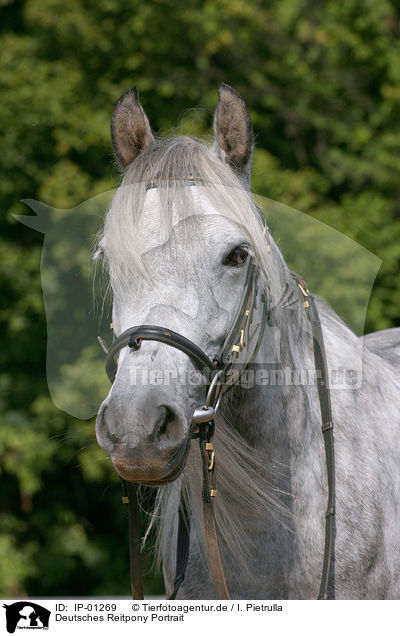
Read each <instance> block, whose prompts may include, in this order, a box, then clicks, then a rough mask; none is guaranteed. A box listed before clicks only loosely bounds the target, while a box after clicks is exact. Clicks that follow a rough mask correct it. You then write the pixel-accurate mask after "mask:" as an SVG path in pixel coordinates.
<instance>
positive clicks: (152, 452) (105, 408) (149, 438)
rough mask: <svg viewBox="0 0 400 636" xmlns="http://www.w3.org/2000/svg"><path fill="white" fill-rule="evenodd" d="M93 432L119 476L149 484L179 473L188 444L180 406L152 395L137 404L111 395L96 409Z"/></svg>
mask: <svg viewBox="0 0 400 636" xmlns="http://www.w3.org/2000/svg"><path fill="white" fill-rule="evenodd" d="M96 435H97V439H98V442H99V444H100V446H101V447H102V448H104V450H106V451H107V452H108V454H109V455H110V458H111V461H112V463H113V466H114V468H115V470H116V471H117V473H118V475H119V476H120V477H121V478H122V479H124V480H125V481H134V482H138V483H143V484H148V485H152V486H159V485H163V484H166V483H169V482H170V481H173V480H174V479H176V478H177V477H178V476H179V474H180V473H181V472H182V470H183V468H184V466H185V463H186V457H187V454H188V451H189V447H190V435H189V425H188V423H187V419H186V417H185V415H184V413H183V411H182V409H180V408H179V407H178V406H177V405H171V404H166V403H163V404H155V401H154V399H153V400H150V399H147V400H146V401H145V402H144V404H143V405H142V408H140V407H138V405H137V404H135V406H133V405H128V406H124V404H123V403H121V402H120V401H119V400H116V399H113V398H111V399H110V400H109V401H108V403H103V405H102V406H101V408H100V410H99V413H98V416H97V421H96Z"/></svg>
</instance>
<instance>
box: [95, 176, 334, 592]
mask: <svg viewBox="0 0 400 636" xmlns="http://www.w3.org/2000/svg"><path fill="white" fill-rule="evenodd" d="M193 184H194V183H193ZM190 185H192V182H191V180H190ZM151 187H157V186H156V185H153V184H151ZM265 228H266V230H265V231H264V234H265V233H267V238H268V228H267V226H265ZM267 247H268V249H269V251H270V244H269V238H268V246H267ZM258 274H259V272H258V269H257V267H256V265H255V264H254V263H253V261H252V259H250V263H249V266H248V269H247V276H246V281H245V286H244V292H243V296H242V300H241V303H240V306H239V311H238V313H237V315H236V318H235V320H234V324H233V326H232V328H231V330H230V332H229V334H228V336H227V338H226V340H225V342H224V345H223V347H222V350H221V353H220V354H219V355H218V356H216V357H214V359H213V360H211V359H210V357H209V356H208V355H207V354H206V353H205V352H204V351H203V350H202V349H201V348H200V347H198V346H197V345H196V344H195V343H193V342H192V341H191V340H188V339H187V338H185V337H184V336H182V335H180V334H178V333H176V332H174V331H171V330H170V329H167V328H165V327H161V326H157V325H139V326H135V327H130V328H129V329H127V330H126V331H124V332H123V333H122V334H121V335H120V336H119V337H118V338H116V339H115V340H114V342H113V344H112V346H111V347H110V349H109V350H108V349H107V346H106V344H105V342H104V341H103V340H102V339H101V338H100V337H99V338H98V340H99V342H100V344H101V346H102V348H103V350H104V351H105V352H106V353H107V358H106V363H105V367H106V372H107V375H108V378H109V380H110V382H111V383H113V382H114V379H115V376H116V373H117V366H118V358H117V356H118V354H119V352H120V350H121V349H123V348H124V347H127V346H128V347H129V348H130V350H131V351H137V350H138V349H139V348H140V347H141V344H142V342H143V341H144V340H150V341H157V342H161V343H163V344H166V345H169V346H171V347H174V348H175V349H178V350H179V351H182V352H183V353H185V354H186V355H187V356H188V357H189V358H190V359H191V361H192V363H193V364H194V366H195V367H196V369H198V370H199V371H200V372H201V373H202V374H203V375H204V376H205V377H206V378H207V381H208V390H207V397H206V401H205V403H204V404H203V405H202V406H199V407H198V408H196V410H195V412H194V414H193V417H192V421H191V438H192V439H198V440H199V447H200V454H201V460H202V478H203V485H202V501H203V517H204V526H205V535H206V540H207V547H208V554H209V561H210V567H211V571H212V575H213V579H214V583H215V587H216V592H217V598H218V599H221V600H226V599H229V598H230V597H229V593H228V589H227V585H226V580H225V576H224V571H223V566H222V559H221V555H220V550H219V545H218V536H217V530H216V523H215V513H214V500H215V497H216V496H217V486H216V468H217V458H216V455H215V450H214V445H213V437H214V432H215V415H216V413H217V410H218V407H219V404H220V401H221V397H222V395H223V393H224V392H225V391H226V390H228V389H229V388H230V387H231V386H232V380H230V376H231V372H232V370H233V368H234V366H235V368H236V367H239V372H238V373H239V375H236V376H235V378H234V381H237V380H238V379H239V378H240V377H241V375H242V373H244V371H245V370H246V368H247V366H248V365H249V364H250V363H251V362H252V361H253V360H255V358H256V355H257V353H258V350H259V348H260V346H261V343H262V339H263V336H264V331H265V325H266V320H267V314H268V307H267V304H268V302H267V297H266V293H265V291H264V290H259V289H258V285H257V282H258ZM291 274H292V276H293V278H294V280H295V281H296V283H297V286H298V289H299V293H300V298H301V300H302V304H303V306H304V309H305V311H306V314H307V316H308V319H309V320H310V323H311V327H312V339H313V351H314V362H315V369H316V379H317V388H318V396H319V403H320V411H321V422H322V426H321V428H322V433H323V438H324V447H325V460H326V469H327V481H328V506H327V510H326V514H325V547H324V559H323V566H322V576H321V583H320V589H319V594H318V599H323V600H326V599H334V598H335V578H334V565H335V533H336V529H335V455H334V437H333V421H332V408H331V398H330V391H329V384H328V370H327V361H326V353H325V346H324V339H323V334H322V328H321V322H320V319H319V313H318V309H317V305H316V302H315V299H314V296H313V295H312V294H311V293H310V292H309V290H308V289H307V285H306V283H305V282H304V280H303V279H302V278H301V277H300V276H298V275H297V274H295V273H294V272H291ZM257 318H259V320H256V319H257ZM254 322H255V323H256V325H255V327H254ZM252 329H253V331H252ZM121 482H122V491H123V496H122V502H123V503H124V504H127V506H128V517H129V555H130V576H131V589H132V598H133V599H136V600H141V599H143V588H142V573H141V532H140V524H139V514H138V510H139V507H138V494H137V491H138V484H135V483H133V482H127V481H125V480H123V479H121ZM178 517H179V519H178V535H177V550H176V573H175V581H174V589H173V592H172V594H171V595H170V597H169V599H170V600H173V599H175V598H176V595H177V593H178V590H179V588H180V585H181V584H182V582H183V580H184V578H185V573H186V567H187V563H188V558H189V546H190V513H189V511H188V509H187V504H186V501H185V500H184V497H183V494H182V491H181V497H180V505H179V510H178Z"/></svg>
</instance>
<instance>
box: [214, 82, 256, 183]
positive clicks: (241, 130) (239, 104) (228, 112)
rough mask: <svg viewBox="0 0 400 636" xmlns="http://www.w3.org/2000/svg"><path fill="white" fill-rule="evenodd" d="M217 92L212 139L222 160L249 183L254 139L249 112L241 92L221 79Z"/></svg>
mask: <svg viewBox="0 0 400 636" xmlns="http://www.w3.org/2000/svg"><path fill="white" fill-rule="evenodd" d="M218 95H219V102H218V106H217V108H216V111H215V115H214V134H215V139H216V140H217V142H218V145H219V147H220V148H221V149H222V150H223V151H224V155H225V161H226V162H227V163H228V164H229V165H230V166H231V167H232V168H233V169H234V170H235V172H237V173H238V174H239V176H241V177H245V179H246V180H247V181H248V182H250V162H251V155H252V153H253V145H254V138H253V129H252V126H251V121H250V115H249V111H248V110H247V107H246V104H245V103H244V101H243V100H242V98H241V97H240V95H239V94H238V93H237V92H236V91H235V90H234V89H233V88H231V87H230V86H228V85H227V84H224V83H223V82H221V83H220V84H219V86H218Z"/></svg>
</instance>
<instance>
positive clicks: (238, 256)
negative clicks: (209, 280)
mask: <svg viewBox="0 0 400 636" xmlns="http://www.w3.org/2000/svg"><path fill="white" fill-rule="evenodd" d="M248 255H249V253H248V252H246V250H245V249H244V248H243V247H235V249H234V250H232V252H230V254H229V255H228V256H227V257H226V258H225V260H224V265H231V266H232V267H237V266H238V265H243V263H245V262H246V260H247V257H248Z"/></svg>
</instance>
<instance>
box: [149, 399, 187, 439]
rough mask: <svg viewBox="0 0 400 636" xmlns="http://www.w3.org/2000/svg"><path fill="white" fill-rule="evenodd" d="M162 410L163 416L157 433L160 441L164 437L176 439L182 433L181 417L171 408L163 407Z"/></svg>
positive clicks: (158, 424) (157, 427)
mask: <svg viewBox="0 0 400 636" xmlns="http://www.w3.org/2000/svg"><path fill="white" fill-rule="evenodd" d="M161 408H162V410H163V414H162V417H161V418H160V420H159V421H158V423H157V426H156V430H155V433H156V435H157V437H158V439H159V440H160V439H161V438H163V437H164V438H167V439H174V438H176V437H178V436H179V433H180V432H181V426H180V422H179V417H178V416H177V414H176V413H175V412H174V411H173V410H172V409H171V408H170V407H169V406H165V405H163V406H162V407H161Z"/></svg>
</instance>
